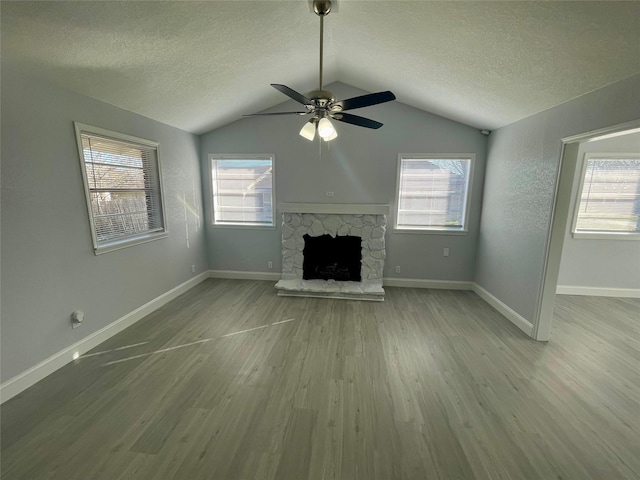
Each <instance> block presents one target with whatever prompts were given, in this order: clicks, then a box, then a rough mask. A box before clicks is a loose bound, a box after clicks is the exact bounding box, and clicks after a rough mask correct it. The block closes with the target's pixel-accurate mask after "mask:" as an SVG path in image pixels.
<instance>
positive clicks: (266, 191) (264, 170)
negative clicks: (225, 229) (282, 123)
mask: <svg viewBox="0 0 640 480" xmlns="http://www.w3.org/2000/svg"><path fill="white" fill-rule="evenodd" d="M211 184H212V192H213V214H214V219H213V223H214V225H230V226H234V225H235V226H243V225H244V226H273V225H275V221H274V220H275V219H274V213H275V212H274V210H275V209H274V192H273V185H274V167H273V157H272V156H261V155H260V156H235V155H234V156H231V155H229V156H214V155H212V156H211Z"/></svg>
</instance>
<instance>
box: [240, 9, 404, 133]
mask: <svg viewBox="0 0 640 480" xmlns="http://www.w3.org/2000/svg"><path fill="white" fill-rule="evenodd" d="M313 11H314V12H315V14H316V15H318V16H319V17H320V79H319V82H318V83H319V86H318V89H317V90H312V91H311V92H309V93H307V94H306V95H302V94H301V93H298V92H296V91H295V90H293V89H292V88H289V87H287V86H286V85H281V84H278V83H272V84H271V86H272V87H273V88H275V89H276V90H278V91H279V92H281V93H284V94H285V95H286V96H288V97H289V98H291V99H293V100H295V101H296V102H298V103H300V104H302V105H303V106H304V107H305V110H303V111H298V112H273V113H254V114H251V115H244V116H245V117H250V116H256V115H313V116H312V117H311V119H310V120H309V121H308V122H306V123H305V124H304V126H303V127H302V130H300V135H301V136H302V137H304V138H306V139H307V140H313V139H314V138H315V136H316V131H317V132H318V135H319V136H320V138H322V139H323V140H325V141H329V140H333V139H334V138H336V137H337V136H338V132H336V129H335V128H334V126H333V124H332V123H331V120H329V119H332V120H337V121H339V122H344V123H350V124H352V125H357V126H359V127H365V128H373V129H377V128H380V127H381V126H382V123H380V122H376V121H375V120H371V119H369V118H365V117H361V116H359V115H353V114H351V113H345V112H346V110H354V109H356V108H363V107H369V106H371V105H377V104H379V103H385V102H390V101H392V100H395V99H396V96H395V95H394V94H393V93H391V92H390V91H386V92H378V93H370V94H368V95H362V96H359V97H353V98H348V99H346V100H336V97H335V96H334V95H333V93H331V92H330V91H328V90H323V89H322V56H323V33H324V17H325V16H327V15H328V14H329V12H330V11H331V0H313Z"/></svg>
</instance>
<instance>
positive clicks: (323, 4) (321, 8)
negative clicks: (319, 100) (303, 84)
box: [313, 0, 331, 90]
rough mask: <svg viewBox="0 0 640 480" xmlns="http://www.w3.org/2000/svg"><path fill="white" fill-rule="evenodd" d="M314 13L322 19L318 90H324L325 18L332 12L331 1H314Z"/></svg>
mask: <svg viewBox="0 0 640 480" xmlns="http://www.w3.org/2000/svg"><path fill="white" fill-rule="evenodd" d="M313 11H314V12H315V14H316V15H318V16H319V17H320V75H319V82H318V90H322V67H323V65H322V63H323V62H322V59H323V56H324V17H326V16H327V15H328V14H329V12H330V11H331V0H313Z"/></svg>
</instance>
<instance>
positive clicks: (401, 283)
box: [382, 277, 473, 290]
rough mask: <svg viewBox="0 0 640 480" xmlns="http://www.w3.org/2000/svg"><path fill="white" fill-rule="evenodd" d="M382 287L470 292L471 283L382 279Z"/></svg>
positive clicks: (416, 279)
mask: <svg viewBox="0 0 640 480" xmlns="http://www.w3.org/2000/svg"><path fill="white" fill-rule="evenodd" d="M382 286H384V287H407V288H439V289H444V290H472V289H473V283H472V282H461V281H453V280H422V279H418V278H390V277H386V278H383V279H382Z"/></svg>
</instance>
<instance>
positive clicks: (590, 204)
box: [574, 154, 640, 233]
mask: <svg viewBox="0 0 640 480" xmlns="http://www.w3.org/2000/svg"><path fill="white" fill-rule="evenodd" d="M574 233H640V154H633V155H603V154H586V155H585V165H584V178H583V182H582V189H581V193H580V198H579V202H578V205H577V212H576V216H575V226H574Z"/></svg>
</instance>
